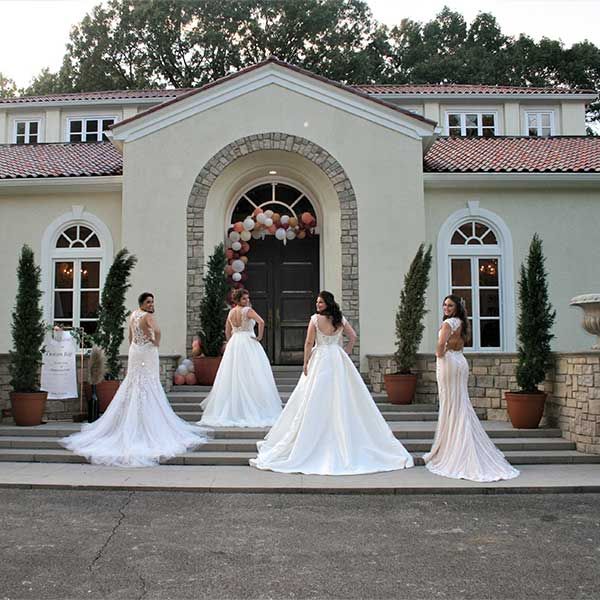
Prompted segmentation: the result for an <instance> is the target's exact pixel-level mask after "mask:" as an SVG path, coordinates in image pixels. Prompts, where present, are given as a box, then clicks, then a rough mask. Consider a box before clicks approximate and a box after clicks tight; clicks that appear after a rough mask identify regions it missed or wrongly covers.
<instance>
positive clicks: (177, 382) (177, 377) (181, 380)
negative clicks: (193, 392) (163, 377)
mask: <svg viewBox="0 0 600 600" xmlns="http://www.w3.org/2000/svg"><path fill="white" fill-rule="evenodd" d="M173 383H174V384H175V385H184V384H185V377H184V376H183V375H179V374H176V375H175V377H173Z"/></svg>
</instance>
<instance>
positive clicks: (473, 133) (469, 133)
mask: <svg viewBox="0 0 600 600" xmlns="http://www.w3.org/2000/svg"><path fill="white" fill-rule="evenodd" d="M478 135H479V134H478V133H477V127H467V129H466V130H465V137H477V136H478Z"/></svg>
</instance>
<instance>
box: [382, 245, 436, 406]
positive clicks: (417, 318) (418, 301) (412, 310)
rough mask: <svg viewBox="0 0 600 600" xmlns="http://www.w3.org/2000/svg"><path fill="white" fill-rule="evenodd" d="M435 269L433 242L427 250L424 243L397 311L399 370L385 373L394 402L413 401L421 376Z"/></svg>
mask: <svg viewBox="0 0 600 600" xmlns="http://www.w3.org/2000/svg"><path fill="white" fill-rule="evenodd" d="M430 269H431V244H430V245H429V247H428V248H427V250H425V245H424V244H421V245H420V246H419V249H418V250H417V253H416V255H415V257H414V258H413V261H412V263H411V264H410V267H409V269H408V272H407V273H406V275H405V276H404V287H403V288H402V291H401V292H400V305H399V307H398V312H397V313H396V352H395V354H394V358H395V360H396V365H397V366H398V372H397V373H395V374H392V375H384V377H383V381H384V385H385V391H386V392H387V395H388V398H389V400H390V402H391V403H392V404H410V403H411V402H412V401H413V398H414V397H415V391H416V389H417V376H416V374H414V373H413V372H412V369H413V368H414V366H415V364H416V362H417V352H418V351H419V345H420V344H421V339H422V338H423V330H424V329H425V327H424V325H423V317H424V316H425V314H426V313H427V309H426V308H425V295H426V293H427V286H428V285H429V271H430Z"/></svg>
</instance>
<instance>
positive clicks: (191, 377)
mask: <svg viewBox="0 0 600 600" xmlns="http://www.w3.org/2000/svg"><path fill="white" fill-rule="evenodd" d="M184 379H185V383H186V385H196V384H197V383H198V380H197V379H196V374H195V373H188V374H187V375H186V376H185V377H184Z"/></svg>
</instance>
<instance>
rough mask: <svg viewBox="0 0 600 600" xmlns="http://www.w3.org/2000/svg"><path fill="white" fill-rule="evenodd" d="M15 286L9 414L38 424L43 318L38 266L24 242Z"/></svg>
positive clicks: (40, 415)
mask: <svg viewBox="0 0 600 600" xmlns="http://www.w3.org/2000/svg"><path fill="white" fill-rule="evenodd" d="M17 278H18V288H17V298H16V303H15V308H14V310H13V313H12V326H11V331H12V339H13V350H11V351H10V353H9V373H10V377H11V379H10V385H11V387H12V389H13V391H12V392H11V394H10V402H11V407H12V415H13V417H14V419H15V423H16V424H17V425H23V426H31V425H40V424H41V423H42V418H43V416H44V410H45V408H46V398H47V395H48V394H47V392H42V391H40V389H39V386H38V373H39V369H40V366H41V364H42V350H43V349H42V346H43V343H44V322H43V319H42V308H41V306H40V299H41V297H42V292H41V290H40V268H39V266H36V264H35V260H34V254H33V250H32V249H31V248H30V247H29V246H28V245H27V244H25V245H24V246H23V248H22V249H21V256H20V258H19V266H18V269H17Z"/></svg>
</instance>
